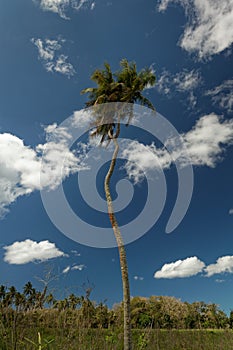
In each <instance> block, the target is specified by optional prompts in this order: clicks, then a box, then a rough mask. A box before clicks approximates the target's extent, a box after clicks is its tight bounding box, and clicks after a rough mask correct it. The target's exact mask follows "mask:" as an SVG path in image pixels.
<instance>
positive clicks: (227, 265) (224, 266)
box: [205, 255, 233, 277]
mask: <svg viewBox="0 0 233 350" xmlns="http://www.w3.org/2000/svg"><path fill="white" fill-rule="evenodd" d="M205 272H206V274H207V277H210V276H213V275H215V274H220V273H225V272H228V273H233V256H232V255H228V256H222V257H220V258H218V259H217V261H216V263H215V264H211V265H208V266H207V267H206V268H205Z"/></svg>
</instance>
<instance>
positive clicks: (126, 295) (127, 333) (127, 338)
mask: <svg viewBox="0 0 233 350" xmlns="http://www.w3.org/2000/svg"><path fill="white" fill-rule="evenodd" d="M113 141H114V144H115V150H114V153H113V156H112V161H111V164H110V167H109V170H108V173H107V175H106V177H105V181H104V189H105V195H106V200H107V205H108V214H109V218H110V222H111V225H112V228H113V232H114V235H115V238H116V241H117V246H118V250H119V259H120V266H121V277H122V285H123V304H124V350H131V349H132V337H131V318H130V289H129V276H128V266H127V260H126V252H125V247H124V242H123V239H122V236H121V232H120V230H119V227H118V224H117V221H116V217H115V214H114V211H113V205H112V197H111V192H110V188H109V183H110V179H111V176H112V174H113V171H114V168H115V164H116V158H117V154H118V150H119V145H118V142H117V139H116V137H115V138H114V137H113Z"/></svg>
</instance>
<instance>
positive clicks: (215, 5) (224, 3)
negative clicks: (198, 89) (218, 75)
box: [158, 0, 233, 59]
mask: <svg viewBox="0 0 233 350" xmlns="http://www.w3.org/2000/svg"><path fill="white" fill-rule="evenodd" d="M170 3H178V4H180V5H182V6H183V7H184V9H185V12H186V16H187V17H188V19H189V22H188V24H187V25H186V27H185V30H184V33H183V35H182V37H181V39H180V46H181V47H182V48H183V49H185V50H187V51H188V52H194V53H197V55H198V57H199V58H200V59H203V58H206V57H210V56H212V55H214V54H217V53H220V52H222V51H223V50H225V49H226V48H228V47H230V46H231V44H232V42H233V0H221V1H213V0H189V1H188V0H160V2H159V6H158V10H159V11H165V10H166V9H167V7H168V5H169V4H170Z"/></svg>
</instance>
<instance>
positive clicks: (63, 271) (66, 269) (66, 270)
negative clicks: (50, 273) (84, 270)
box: [62, 266, 70, 274]
mask: <svg viewBox="0 0 233 350" xmlns="http://www.w3.org/2000/svg"><path fill="white" fill-rule="evenodd" d="M69 271H70V266H67V267H65V268H64V269H63V270H62V273H64V274H65V273H67V272H69Z"/></svg>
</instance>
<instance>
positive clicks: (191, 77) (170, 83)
mask: <svg viewBox="0 0 233 350" xmlns="http://www.w3.org/2000/svg"><path fill="white" fill-rule="evenodd" d="M201 83H202V78H201V76H200V73H199V71H195V70H191V71H188V70H187V69H183V70H182V71H181V72H179V73H176V74H171V73H170V72H168V71H166V70H164V71H163V73H162V74H161V75H160V77H159V79H158V81H157V84H156V88H157V90H158V91H159V93H161V94H165V95H167V96H175V94H176V92H180V93H184V94H186V95H187V99H188V101H189V104H190V105H191V106H192V107H194V106H195V105H196V97H195V95H194V90H196V89H197V88H198V87H199V86H200V84H201Z"/></svg>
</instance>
